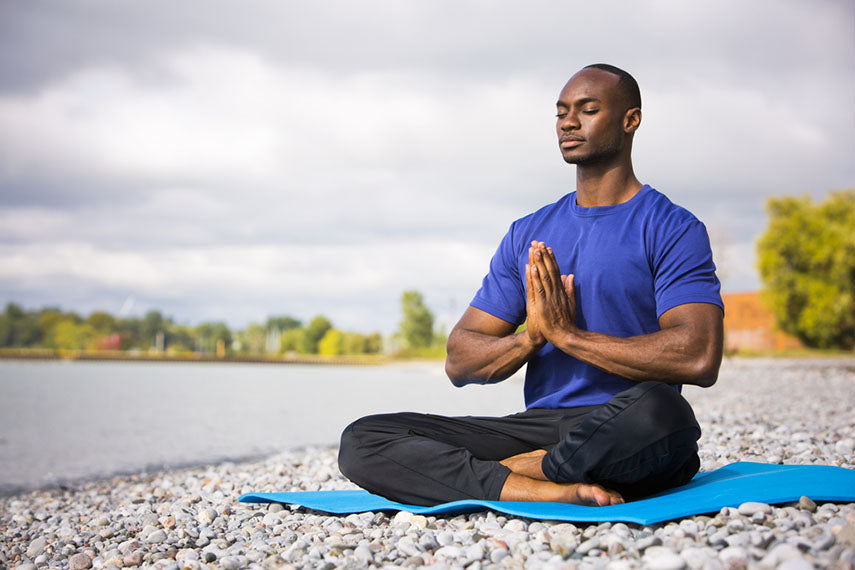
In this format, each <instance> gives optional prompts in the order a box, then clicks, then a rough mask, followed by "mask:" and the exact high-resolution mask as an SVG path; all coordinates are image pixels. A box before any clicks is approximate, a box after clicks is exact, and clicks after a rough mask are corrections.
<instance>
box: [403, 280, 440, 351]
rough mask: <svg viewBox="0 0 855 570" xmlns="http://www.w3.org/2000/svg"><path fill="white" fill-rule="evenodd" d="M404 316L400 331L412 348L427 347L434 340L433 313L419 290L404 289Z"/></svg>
mask: <svg viewBox="0 0 855 570" xmlns="http://www.w3.org/2000/svg"><path fill="white" fill-rule="evenodd" d="M401 311H402V313H403V317H402V319H401V323H400V325H399V332H400V334H401V336H402V337H403V338H404V341H406V343H407V345H409V347H410V348H427V347H429V346H430V345H431V344H432V342H433V313H431V312H430V310H429V309H428V308H427V307H426V306H425V303H424V298H423V297H422V294H421V293H419V292H418V291H404V293H403V294H402V295H401Z"/></svg>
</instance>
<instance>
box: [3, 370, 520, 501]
mask: <svg viewBox="0 0 855 570" xmlns="http://www.w3.org/2000/svg"><path fill="white" fill-rule="evenodd" d="M522 389H523V384H522V374H521V373H518V374H517V375H515V376H514V377H513V378H511V379H509V380H506V381H505V382H502V383H500V384H495V385H491V386H467V387H465V388H455V387H454V386H452V385H451V383H450V382H449V381H448V379H447V378H446V376H445V373H444V371H443V366H442V363H440V362H435V363H433V362H431V363H423V362H420V363H405V364H393V365H384V366H318V365H271V364H234V363H228V364H227V363H137V362H73V361H46V362H45V361H35V362H30V361H0V493H4V494H5V493H11V492H17V491H21V490H25V489H33V488H37V487H42V486H46V485H53V484H56V483H62V482H66V481H74V480H79V479H85V478H94V477H104V476H108V475H112V474H115V473H126V472H136V471H142V470H147V469H157V468H162V467H173V466H183V465H197V464H203V463H208V462H214V461H218V460H223V459H240V458H246V457H252V456H260V455H265V454H270V453H275V452H278V451H281V450H284V449H287V448H291V447H298V446H304V445H335V444H337V443H338V438H339V435H340V434H341V431H342V429H344V427H345V426H346V425H347V424H348V423H350V422H351V421H353V420H354V419H356V418H358V417H361V416H364V415H367V414H372V413H381V412H389V411H404V410H407V411H421V412H433V413H440V414H446V415H504V414H509V413H513V412H518V411H521V410H522V409H524V404H523V395H522Z"/></svg>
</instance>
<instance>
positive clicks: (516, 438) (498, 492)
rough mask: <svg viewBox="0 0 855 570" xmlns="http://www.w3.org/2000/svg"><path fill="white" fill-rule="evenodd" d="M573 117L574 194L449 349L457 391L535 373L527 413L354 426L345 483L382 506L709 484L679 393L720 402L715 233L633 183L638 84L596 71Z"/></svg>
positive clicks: (534, 227) (509, 263)
mask: <svg viewBox="0 0 855 570" xmlns="http://www.w3.org/2000/svg"><path fill="white" fill-rule="evenodd" d="M557 110H558V113H557V122H556V129H557V134H558V141H559V148H560V150H561V154H562V156H563V157H564V160H565V161H566V162H568V163H570V164H575V165H576V192H573V193H571V194H568V195H566V196H564V197H563V198H561V199H560V200H559V201H557V202H555V203H554V204H550V205H548V206H545V207H544V208H541V209H540V210H538V211H537V212H535V213H533V214H531V215H529V216H526V217H524V218H521V219H520V220H517V221H516V222H514V223H513V224H512V225H511V228H510V230H509V231H508V233H507V235H506V236H505V238H504V239H503V240H502V243H501V244H500V246H499V249H498V251H497V252H496V254H495V256H494V257H493V259H492V261H491V263H490V270H489V273H488V274H487V276H486V277H485V278H484V282H483V284H482V286H481V289H480V290H479V291H478V292H477V294H476V295H475V298H474V299H473V300H472V303H471V304H470V306H469V307H468V308H467V309H466V312H465V313H464V315H463V317H462V318H461V319H460V321H459V322H458V323H457V325H456V326H455V327H454V329H453V330H452V332H451V334H450V335H449V339H448V359H447V361H446V372H447V373H448V376H449V378H450V379H451V381H452V382H453V383H454V384H455V385H456V386H462V385H465V384H469V383H492V382H499V381H501V380H503V379H505V378H507V377H509V376H511V375H512V374H513V373H514V372H516V371H517V370H518V369H519V368H520V367H521V366H522V365H523V364H526V363H527V364H528V366H527V369H526V381H525V389H524V391H525V400H526V411H524V412H521V413H519V414H514V415H511V416H508V417H504V418H486V417H461V418H446V417H440V416H433V415H427V414H414V413H400V414H385V415H377V416H369V417H367V418H362V419H361V420H358V421H356V422H354V423H353V424H351V425H350V426H348V427H347V429H346V430H345V431H344V433H343V435H342V440H341V448H340V452H339V466H340V468H341V471H342V473H344V474H345V475H346V476H347V477H349V478H350V479H351V480H352V481H354V482H355V483H357V484H358V485H360V486H362V487H364V488H366V489H368V490H369V491H372V492H374V493H378V494H380V495H384V496H386V497H389V498H391V499H393V500H397V501H401V502H405V503H414V504H423V505H428V504H436V503H439V502H444V501H451V500H458V499H473V498H474V499H489V500H497V499H499V500H507V501H562V502H569V503H578V504H590V505H610V504H616V503H622V502H624V500H626V499H634V498H638V497H642V496H645V495H648V494H652V493H655V492H658V491H661V490H663V489H666V488H669V487H673V486H677V485H682V484H684V483H686V482H688V481H689V480H690V479H691V478H692V476H694V474H695V473H696V472H697V470H698V468H699V465H700V462H699V460H698V456H697V439H698V438H699V437H700V428H699V427H698V424H697V422H696V420H695V417H694V414H693V412H692V409H691V407H690V406H689V404H688V403H687V402H686V401H685V399H683V397H682V396H681V395H680V393H679V388H680V385H682V384H695V385H698V386H711V385H712V384H713V383H714V382H715V380H716V378H717V376H718V369H719V366H720V364H721V355H722V336H723V335H722V317H723V306H722V302H721V297H720V294H719V282H718V279H717V278H716V276H715V267H714V265H713V262H712V254H711V251H710V246H709V239H708V237H707V234H706V230H705V228H704V226H703V224H701V223H700V222H699V221H698V220H697V219H696V218H695V217H694V216H693V215H692V214H691V213H689V212H688V211H686V210H685V209H683V208H680V207H679V206H675V205H674V204H672V203H671V202H670V201H669V200H668V199H667V198H666V197H665V196H664V195H662V194H660V193H659V192H657V191H656V190H654V189H653V188H651V187H650V186H647V185H643V184H641V183H640V182H639V181H638V179H637V178H636V177H635V174H634V173H633V168H632V160H631V150H632V140H633V136H634V135H635V131H636V130H637V129H638V127H639V125H640V124H641V96H640V93H639V90H638V85H637V84H636V82H635V80H634V79H633V78H632V76H630V75H629V74H628V73H626V72H625V71H623V70H621V69H618V68H616V67H613V66H610V65H606V64H595V65H591V66H588V67H585V68H584V69H582V70H581V71H579V72H578V73H576V74H575V75H574V76H573V77H572V78H570V80H569V81H568V82H567V84H566V85H565V86H564V88H563V89H562V91H561V94H560V95H559V98H558V103H557ZM523 321H525V322H526V328H525V330H523V331H521V332H516V331H517V329H518V326H519V325H520V324H521V323H522V322H523Z"/></svg>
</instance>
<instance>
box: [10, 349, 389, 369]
mask: <svg viewBox="0 0 855 570" xmlns="http://www.w3.org/2000/svg"><path fill="white" fill-rule="evenodd" d="M0 360H24V361H26V360H37V361H45V360H57V361H81V362H151V363H158V362H169V363H176V362H187V363H227V364H311V365H330V366H379V365H382V364H389V363H394V362H400V360H396V359H395V358H392V357H388V356H384V355H352V356H318V355H300V356H243V355H226V356H217V355H215V354H197V353H180V354H168V353H145V352H139V353H132V352H125V351H86V350H53V349H8V348H4V349H0Z"/></svg>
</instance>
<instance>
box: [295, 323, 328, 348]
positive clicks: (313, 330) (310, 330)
mask: <svg viewBox="0 0 855 570" xmlns="http://www.w3.org/2000/svg"><path fill="white" fill-rule="evenodd" d="M331 328H332V323H331V322H330V321H329V319H327V318H326V317H324V316H322V315H318V316H316V317H315V318H314V319H312V320H311V321H309V324H308V325H307V326H306V329H305V330H304V332H303V338H302V346H301V347H300V351H301V352H303V353H305V354H317V353H318V343H319V342H320V341H321V339H322V338H324V335H325V334H327V331H328V330H330V329H331Z"/></svg>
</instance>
